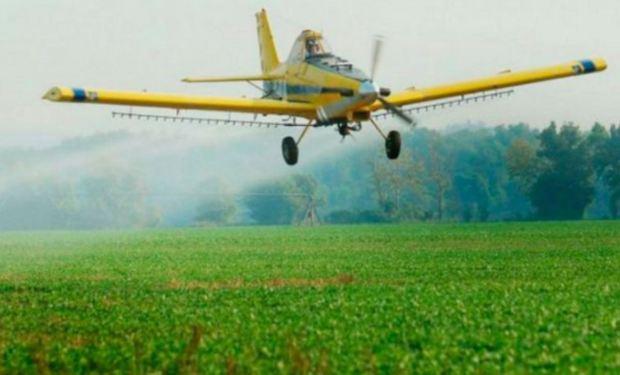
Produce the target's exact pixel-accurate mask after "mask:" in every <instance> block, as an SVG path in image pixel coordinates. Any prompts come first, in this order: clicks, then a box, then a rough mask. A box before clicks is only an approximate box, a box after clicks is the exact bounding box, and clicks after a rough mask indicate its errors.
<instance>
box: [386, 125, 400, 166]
mask: <svg viewBox="0 0 620 375" xmlns="http://www.w3.org/2000/svg"><path fill="white" fill-rule="evenodd" d="M400 143H401V142H400V133H399V132H397V131H396V130H392V131H391V132H389V133H388V136H387V137H386V138H385V153H386V154H387V157H388V159H392V160H394V159H398V155H400Z"/></svg>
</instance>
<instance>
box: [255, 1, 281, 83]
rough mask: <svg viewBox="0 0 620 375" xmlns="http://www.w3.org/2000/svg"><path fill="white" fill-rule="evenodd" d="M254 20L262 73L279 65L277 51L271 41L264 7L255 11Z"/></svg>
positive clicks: (271, 36) (268, 71)
mask: <svg viewBox="0 0 620 375" xmlns="http://www.w3.org/2000/svg"><path fill="white" fill-rule="evenodd" d="M256 21H257V27H258V48H259V51H260V62H261V69H262V70H263V74H268V73H270V72H271V71H272V70H274V69H275V68H277V67H278V65H280V59H279V58H278V51H277V50H276V45H275V43H274V41H273V34H272V33H271V26H269V19H268V18H267V12H266V11H265V9H263V10H261V11H260V12H259V13H256Z"/></svg>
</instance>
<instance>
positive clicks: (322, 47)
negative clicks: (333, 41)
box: [288, 30, 332, 64]
mask: <svg viewBox="0 0 620 375" xmlns="http://www.w3.org/2000/svg"><path fill="white" fill-rule="evenodd" d="M331 55H332V51H331V48H330V47H329V44H328V43H327V41H326V40H325V39H323V36H322V35H321V34H320V33H317V32H315V31H310V30H306V31H304V32H302V33H301V35H300V36H299V37H298V38H297V40H296V41H295V44H294V45H293V49H292V50H291V55H290V56H289V58H288V63H290V64H295V63H299V62H302V61H304V60H307V59H310V58H313V57H327V56H331Z"/></svg>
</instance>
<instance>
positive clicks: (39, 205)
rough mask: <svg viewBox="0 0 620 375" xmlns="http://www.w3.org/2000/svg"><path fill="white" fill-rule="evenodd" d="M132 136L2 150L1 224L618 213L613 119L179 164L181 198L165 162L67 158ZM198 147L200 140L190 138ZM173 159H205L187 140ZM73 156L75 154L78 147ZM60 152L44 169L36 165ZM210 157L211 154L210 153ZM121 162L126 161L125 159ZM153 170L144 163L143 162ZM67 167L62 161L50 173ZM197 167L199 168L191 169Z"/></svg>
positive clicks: (618, 145)
mask: <svg viewBox="0 0 620 375" xmlns="http://www.w3.org/2000/svg"><path fill="white" fill-rule="evenodd" d="M137 137H140V136H136V135H132V134H129V133H120V134H111V135H103V136H102V135H97V136H92V137H86V138H80V139H74V140H70V141H67V142H63V143H62V144H61V145H59V146H57V147H54V148H52V149H48V150H4V151H1V152H0V176H2V177H1V178H0V230H20V229H112V228H143V227H158V226H162V225H164V226H188V225H248V224H258V225H287V224H292V223H293V224H294V223H300V222H302V221H303V220H304V218H305V215H307V214H308V212H309V210H314V209H316V211H317V212H318V213H319V216H320V219H321V220H322V221H324V222H328V223H379V222H412V221H450V222H473V221H478V222H484V221H509V220H579V219H582V218H588V219H617V218H618V216H619V214H620V127H618V126H615V125H612V126H609V127H605V126H603V125H601V124H598V123H597V124H594V126H592V127H591V128H590V129H588V130H582V129H581V128H580V127H579V126H577V125H575V124H573V123H565V124H563V125H561V126H558V125H557V124H555V123H551V124H549V125H548V126H547V127H546V128H544V129H542V130H538V129H533V128H530V127H529V126H528V125H525V124H514V125H507V126H496V127H493V128H490V127H485V126H482V125H471V124H469V125H466V126H461V127H459V128H452V129H450V130H447V131H436V130H431V129H425V128H419V129H414V130H412V131H410V132H406V133H405V134H403V148H402V149H403V151H402V154H401V156H400V158H399V159H398V160H396V161H393V160H387V158H386V157H385V155H384V151H383V150H382V149H381V148H380V147H376V146H373V147H367V148H361V147H356V148H353V149H349V150H342V152H339V153H335V154H334V155H336V156H334V157H327V158H325V159H324V160H322V161H320V162H318V163H315V164H313V165H310V166H300V168H296V170H295V172H293V173H292V174H290V175H288V176H286V177H282V178H277V179H272V180H268V181H263V182H260V183H251V184H243V185H241V186H231V185H230V183H229V181H227V180H226V178H225V177H222V178H214V177H213V175H212V174H207V172H208V173H212V171H209V170H206V168H205V173H206V174H205V175H204V176H201V175H200V171H202V169H201V168H200V167H197V168H194V169H192V170H191V171H190V172H191V173H189V172H185V171H177V175H175V176H176V177H174V178H179V177H178V176H190V177H191V179H189V178H190V177H183V178H186V179H183V180H179V181H177V184H178V185H181V186H190V187H191V191H192V194H191V199H190V198H183V199H180V198H178V199H177V198H175V200H174V202H173V203H174V204H172V203H170V200H164V199H161V197H158V196H157V195H154V194H153V192H154V191H157V190H158V189H160V190H161V186H165V184H166V183H167V182H168V181H169V180H173V179H174V178H172V177H170V176H169V175H167V173H172V172H173V169H174V168H172V169H171V168H169V170H162V169H161V168H159V166H158V165H156V164H155V165H154V166H151V167H149V166H150V165H151V164H153V163H151V162H149V161H148V160H147V161H146V162H145V163H146V164H141V165H137V164H135V165H134V164H131V163H132V161H131V159H130V158H129V159H127V158H119V160H121V161H122V162H119V161H118V160H117V162H116V163H109V162H105V161H104V162H101V161H99V162H100V163H98V164H97V167H93V166H91V165H88V166H87V167H86V168H85V169H81V170H80V171H79V172H73V173H72V172H71V171H67V170H65V169H64V167H63V166H64V165H65V164H66V162H67V160H69V161H72V160H75V158H77V157H78V156H77V155H78V154H79V153H78V151H79V152H82V153H87V152H89V150H92V149H95V148H96V147H97V146H98V145H102V144H105V145H108V144H117V143H120V144H123V145H125V146H123V147H125V148H126V144H127V142H128V141H132V140H135V139H134V138H137ZM196 147H199V146H196ZM185 152H186V155H185V156H183V157H180V158H179V160H178V163H179V165H199V163H198V160H203V161H204V160H210V158H209V157H207V155H205V154H203V153H200V152H198V151H197V149H188V150H186V151H185ZM79 155H82V154H79ZM55 159H58V160H59V162H58V163H57V165H56V166H55V167H54V168H53V169H52V172H50V171H46V172H45V173H43V172H41V171H40V169H41V168H40V164H41V163H42V162H43V161H45V162H48V163H49V162H50V160H51V161H53V160H55ZM211 159H212V158H211ZM123 163H124V164H123ZM149 168H151V169H153V170H152V171H150V172H149V171H148V169H149ZM59 171H64V172H59ZM197 171H198V172H197Z"/></svg>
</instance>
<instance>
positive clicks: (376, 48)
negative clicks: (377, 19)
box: [370, 35, 383, 82]
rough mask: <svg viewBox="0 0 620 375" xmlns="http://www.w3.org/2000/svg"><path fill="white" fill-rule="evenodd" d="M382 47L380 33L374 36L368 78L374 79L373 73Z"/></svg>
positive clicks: (375, 70) (377, 64)
mask: <svg viewBox="0 0 620 375" xmlns="http://www.w3.org/2000/svg"><path fill="white" fill-rule="evenodd" d="M382 48H383V37H382V36H381V35H376V36H375V42H374V44H373V48H372V61H371V64H370V80H371V81H373V82H374V81H375V73H376V72H377V67H378V66H379V60H380V59H381V50H382Z"/></svg>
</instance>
